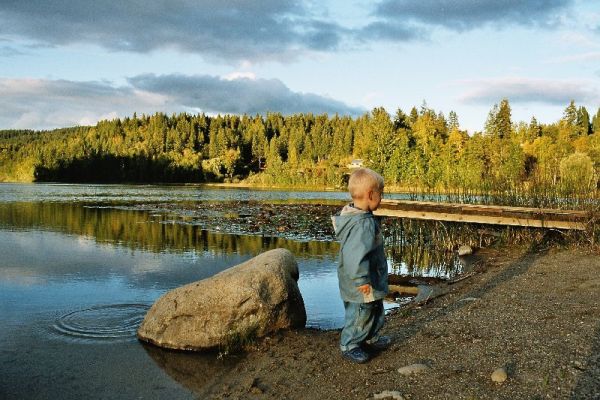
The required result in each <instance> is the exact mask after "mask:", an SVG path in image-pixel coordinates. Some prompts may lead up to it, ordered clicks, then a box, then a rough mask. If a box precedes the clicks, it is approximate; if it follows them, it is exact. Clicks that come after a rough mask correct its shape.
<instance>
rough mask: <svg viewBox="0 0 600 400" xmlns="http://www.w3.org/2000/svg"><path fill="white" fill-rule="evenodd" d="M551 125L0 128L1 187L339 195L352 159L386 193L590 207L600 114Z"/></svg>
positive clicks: (389, 121)
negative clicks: (224, 185) (225, 186)
mask: <svg viewBox="0 0 600 400" xmlns="http://www.w3.org/2000/svg"><path fill="white" fill-rule="evenodd" d="M557 117H558V120H557V121H556V122H554V123H550V124H542V123H538V121H537V120H536V119H535V117H533V118H532V119H531V121H529V122H517V123H515V122H513V121H512V117H511V107H510V104H509V101H508V100H506V99H504V100H502V101H500V103H499V104H496V105H494V106H493V107H492V109H491V110H490V111H489V114H488V117H487V122H486V124H485V128H484V129H483V131H482V132H475V133H473V134H471V135H469V134H467V132H466V131H464V130H461V128H460V125H459V121H458V116H457V115H456V113H455V112H450V113H449V114H448V116H445V115H444V114H443V113H441V112H436V111H435V110H433V109H430V108H429V107H428V106H427V105H426V104H423V105H422V106H421V107H419V108H417V107H413V108H412V109H411V110H410V111H409V112H408V113H405V112H404V111H403V110H401V109H398V110H397V111H396V112H395V114H393V115H391V114H389V113H388V112H387V111H386V110H385V109H384V108H375V109H373V110H372V111H370V112H368V113H365V114H364V115H362V116H359V117H356V118H352V117H348V116H339V115H333V116H329V115H327V114H322V115H314V114H295V115H282V114H279V113H268V114H266V115H254V116H251V115H241V116H239V115H217V116H208V115H205V114H196V115H191V114H187V113H181V114H173V115H170V116H169V115H166V114H164V113H156V114H154V115H141V116H138V115H137V114H134V115H133V116H131V117H127V118H123V119H113V120H105V121H100V122H98V123H97V125H95V126H79V127H71V128H63V129H56V130H50V131H31V130H3V131H0V181H4V182H112V183H117V182H118V183H202V182H244V183H246V184H249V185H255V186H269V187H311V188H334V189H335V188H337V189H340V188H343V186H344V182H345V179H347V176H348V172H349V171H350V168H349V166H350V164H351V163H352V162H353V161H354V164H357V163H358V164H362V165H364V166H367V167H370V168H373V169H375V170H377V171H379V172H380V173H381V174H382V175H383V176H384V178H385V180H386V185H387V186H388V187H391V188H394V189H395V190H404V191H411V192H437V193H461V194H482V193H496V194H510V195H511V196H513V197H514V198H517V197H519V196H522V194H523V193H528V196H526V197H527V198H529V199H531V198H536V199H541V198H549V197H552V198H555V199H557V198H575V199H591V198H595V197H596V196H597V193H598V190H597V189H598V182H599V177H600V108H599V109H598V110H597V111H596V113H595V114H594V115H590V114H589V112H588V111H587V109H586V108H585V107H582V106H580V107H577V106H576V104H575V103H574V102H573V101H572V102H571V103H570V104H568V105H567V106H566V107H565V109H564V112H563V115H561V116H557ZM356 160H360V161H356ZM548 194H552V196H549V195H548ZM581 201H583V200H581ZM513 203H515V204H517V203H519V201H513Z"/></svg>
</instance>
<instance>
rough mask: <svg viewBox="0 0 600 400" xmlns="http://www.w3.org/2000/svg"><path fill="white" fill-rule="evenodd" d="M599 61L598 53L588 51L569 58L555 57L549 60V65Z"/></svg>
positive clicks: (599, 53)
mask: <svg viewBox="0 0 600 400" xmlns="http://www.w3.org/2000/svg"><path fill="white" fill-rule="evenodd" d="M598 60H600V51H590V52H587V53H581V54H573V55H569V56H563V57H557V58H554V59H552V60H549V61H548V63H550V64H565V63H572V62H588V61H598Z"/></svg>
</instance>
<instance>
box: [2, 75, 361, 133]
mask: <svg viewBox="0 0 600 400" xmlns="http://www.w3.org/2000/svg"><path fill="white" fill-rule="evenodd" d="M0 93H2V96H0V129H10V128H21V129H51V128H59V127H66V126H74V125H92V124H95V123H96V122H97V121H99V120H101V119H112V118H116V117H124V116H128V115H132V114H133V113H134V112H137V113H139V114H141V113H145V114H152V113H154V112H157V111H162V112H165V113H173V112H183V111H190V110H195V111H204V112H209V113H231V114H243V113H246V114H255V113H266V112H268V111H273V112H281V113H284V114H290V113H299V112H313V113H324V112H327V113H340V114H350V115H358V114H360V113H362V112H364V110H362V109H360V108H354V107H350V106H348V105H346V104H344V103H342V102H340V101H337V100H334V99H330V98H327V97H324V96H319V95H316V94H311V93H297V92H293V91H291V90H290V89H289V88H288V87H287V86H285V85H284V84H283V83H282V82H281V81H279V80H276V79H250V78H236V77H229V78H228V79H225V78H219V77H214V76H185V75H163V76H155V75H140V76H135V77H132V78H129V85H126V86H118V87H117V86H114V85H112V84H111V83H110V82H102V81H89V82H75V81H68V80H48V79H0Z"/></svg>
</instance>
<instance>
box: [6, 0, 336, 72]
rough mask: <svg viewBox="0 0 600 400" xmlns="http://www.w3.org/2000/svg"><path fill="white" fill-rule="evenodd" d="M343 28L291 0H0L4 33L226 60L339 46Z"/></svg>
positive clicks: (283, 57) (264, 57)
mask: <svg viewBox="0 0 600 400" xmlns="http://www.w3.org/2000/svg"><path fill="white" fill-rule="evenodd" d="M340 32H341V28H340V27H339V26H338V25H337V24H335V23H332V22H328V21H324V20H321V19H319V18H318V17H316V16H314V15H312V14H310V13H309V11H308V10H307V9H306V8H305V7H303V6H302V5H301V4H299V3H298V2H296V1H293V0H264V1H243V0H204V1H201V2H198V1H194V0H178V1H176V2H173V1H167V0H157V1H144V0H128V1H121V2H115V1H113V0H95V1H81V0H62V1H53V2H48V1H46V0H28V1H9V2H6V1H4V2H0V35H2V34H3V35H9V36H11V37H15V36H16V37H21V38H25V39H28V40H34V41H36V42H38V43H40V44H45V45H67V44H73V43H88V44H89V43H91V44H96V45H99V46H102V47H105V48H108V49H111V50H118V51H131V52H140V53H146V52H150V51H153V50H156V49H164V48H175V49H178V50H181V51H183V52H189V53H197V54H202V55H204V56H207V57H213V58H218V59H222V60H227V61H243V60H251V61H261V60H271V59H277V60H279V61H285V60H289V59H293V58H294V57H297V56H298V54H299V53H302V52H303V51H324V50H331V49H335V48H336V47H337V46H338V45H339V43H340V40H341V36H340Z"/></svg>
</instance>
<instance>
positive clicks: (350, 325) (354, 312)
mask: <svg viewBox="0 0 600 400" xmlns="http://www.w3.org/2000/svg"><path fill="white" fill-rule="evenodd" d="M344 309H345V310H346V314H345V319H344V329H342V335H341V338H340V349H341V350H342V351H348V350H352V349H354V348H356V347H359V346H360V345H361V344H362V343H364V342H367V341H375V340H377V338H378V337H379V331H380V330H381V328H382V327H383V323H384V321H385V313H384V310H383V300H376V301H373V302H371V303H350V302H347V301H345V302H344Z"/></svg>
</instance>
